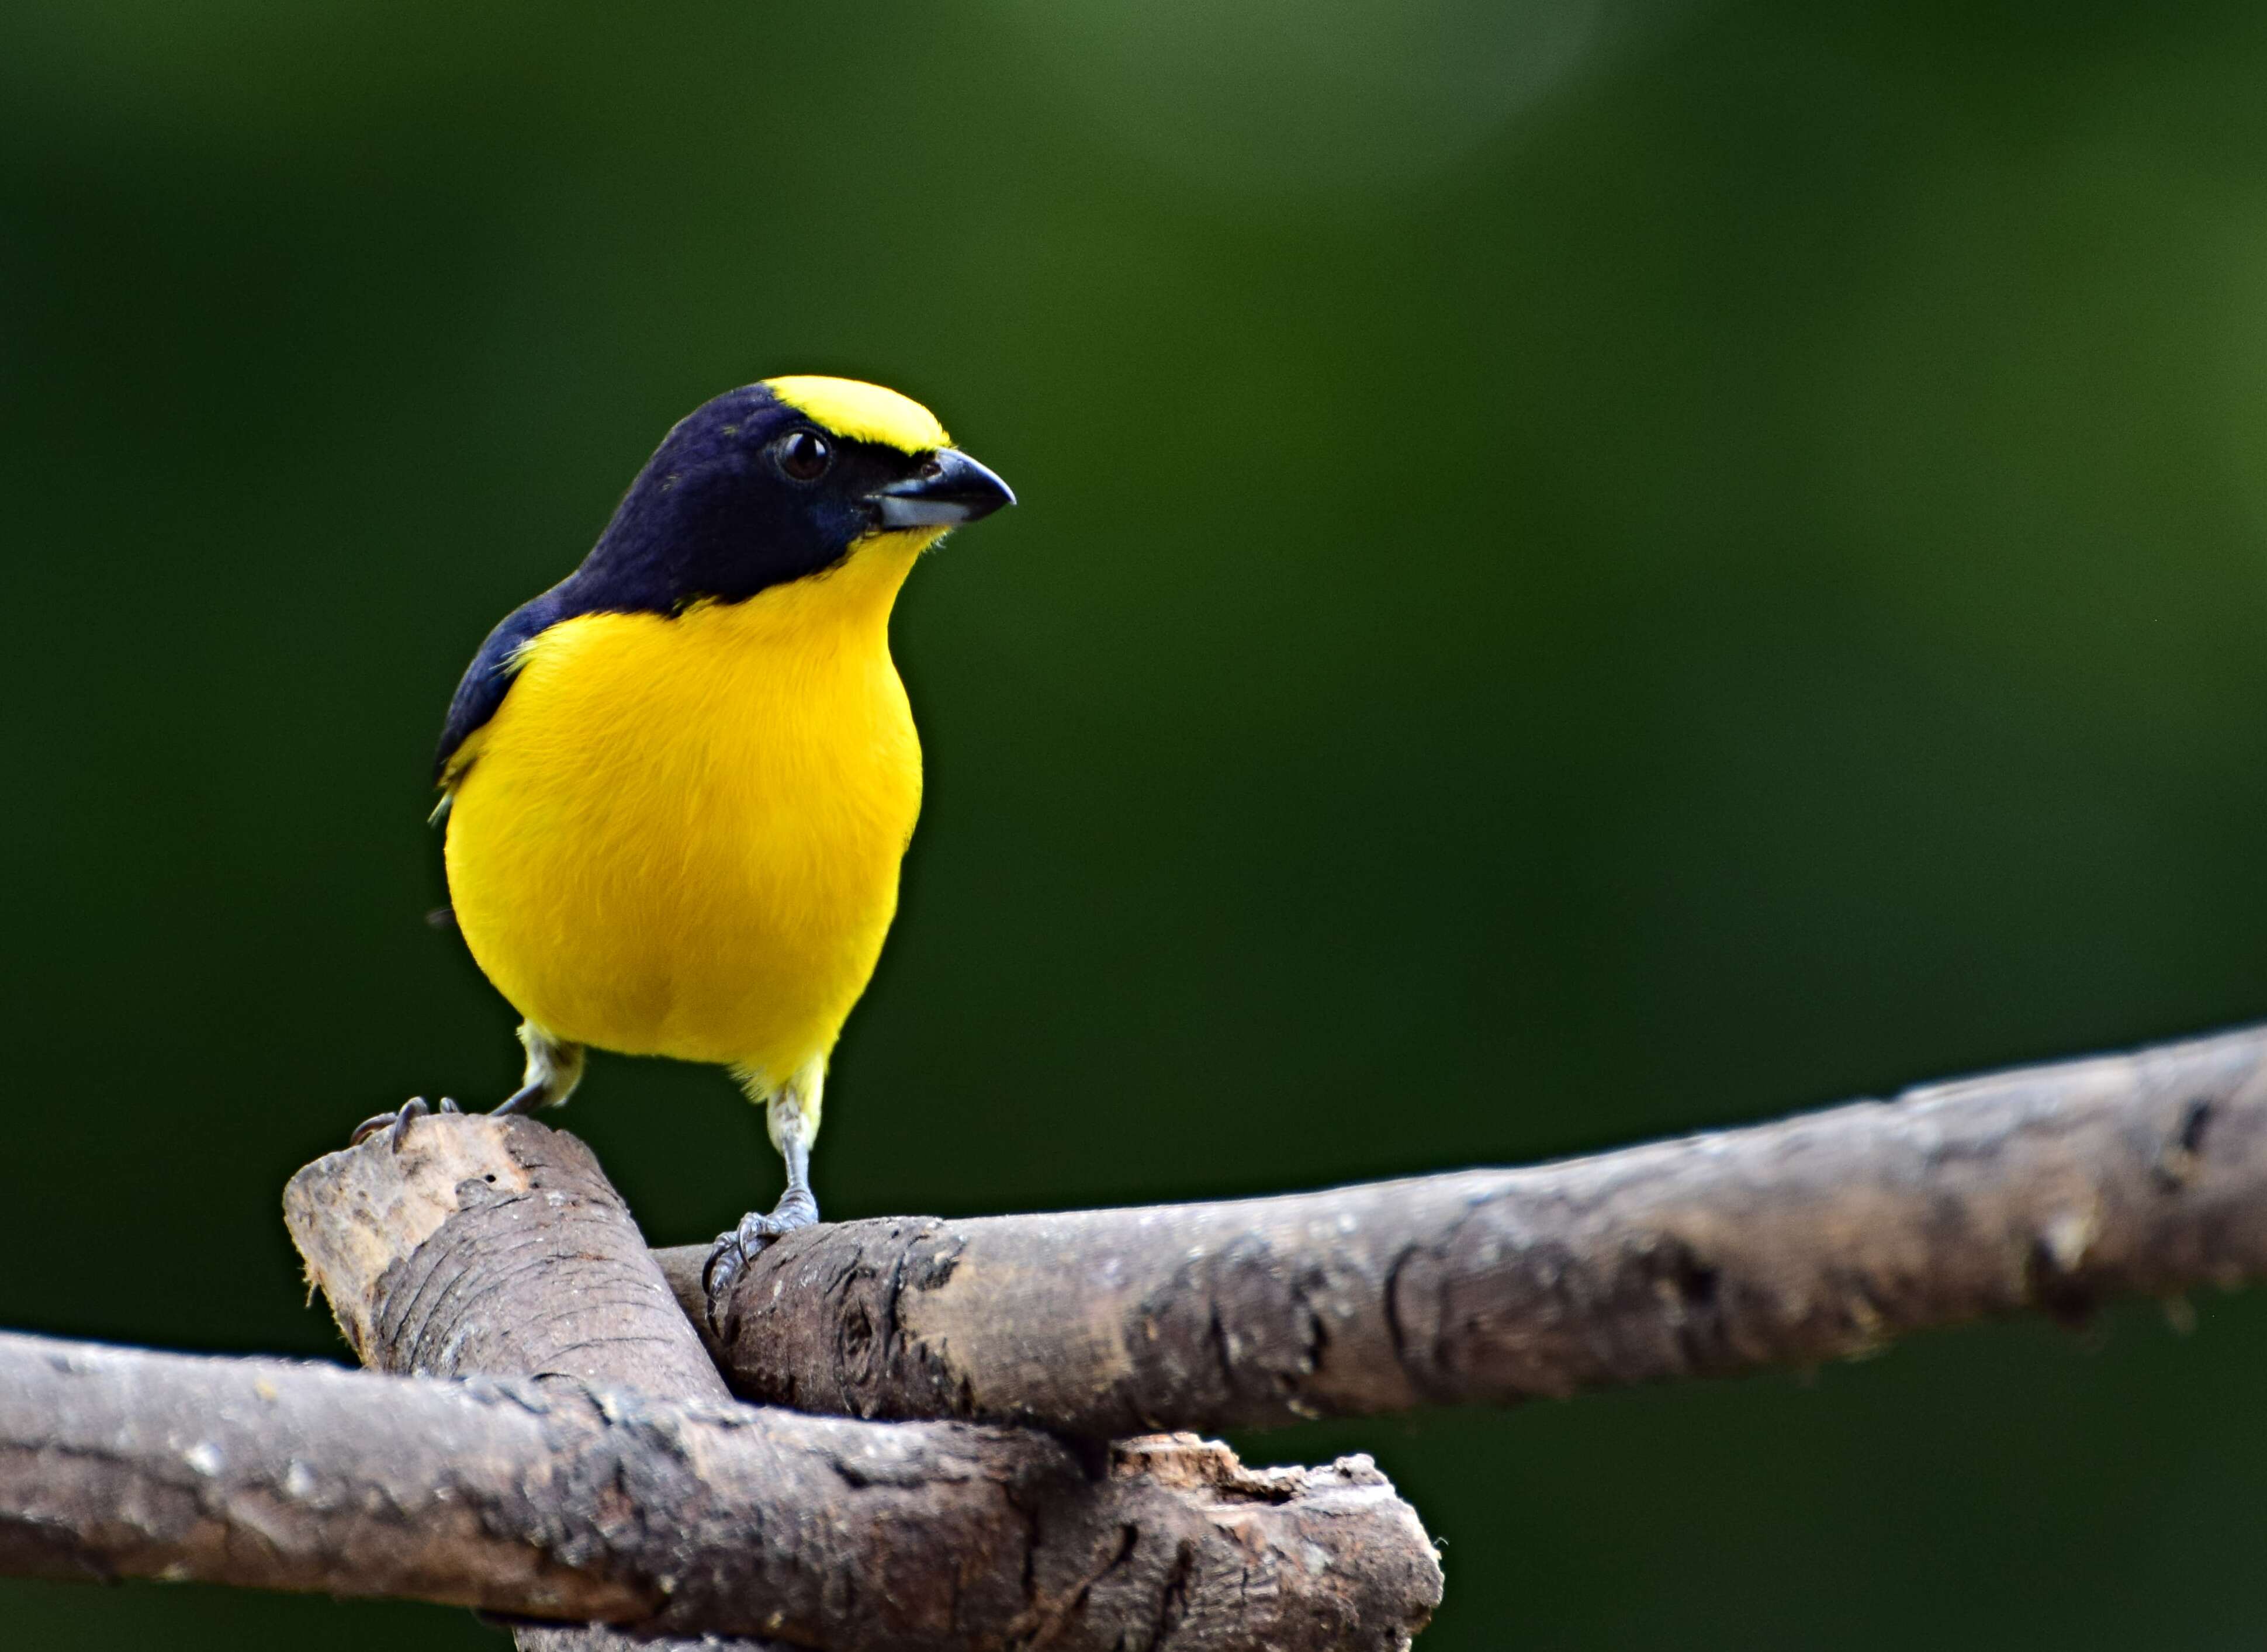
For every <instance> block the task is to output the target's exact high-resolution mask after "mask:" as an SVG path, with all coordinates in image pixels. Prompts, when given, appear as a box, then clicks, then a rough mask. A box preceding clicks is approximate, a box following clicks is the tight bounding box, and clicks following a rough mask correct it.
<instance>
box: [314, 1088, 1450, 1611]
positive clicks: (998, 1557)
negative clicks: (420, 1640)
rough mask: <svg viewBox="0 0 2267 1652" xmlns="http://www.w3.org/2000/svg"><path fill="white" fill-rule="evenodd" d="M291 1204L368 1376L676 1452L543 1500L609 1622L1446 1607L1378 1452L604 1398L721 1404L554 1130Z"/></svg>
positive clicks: (357, 1158)
mask: <svg viewBox="0 0 2267 1652" xmlns="http://www.w3.org/2000/svg"><path fill="white" fill-rule="evenodd" d="M285 1202H286V1211H287V1216H288V1219H289V1221H290V1227H291V1230H292V1236H293V1238H294V1239H295V1241H296V1242H297V1244H298V1245H299V1247H300V1250H301V1252H302V1253H303V1254H304V1256H305V1257H306V1259H307V1260H308V1264H309V1267H310V1271H311V1274H312V1277H313V1278H314V1280H315V1281H316V1282H317V1283H318V1284H319V1285H320V1286H321V1288H322V1289H323V1290H324V1293H325V1295H326V1296H328V1297H329V1299H330V1301H331V1303H332V1305H333V1308H334V1311H335V1313H336V1314H337V1316H338V1318H339V1321H340V1325H341V1328H342V1329H343V1330H344V1331H345V1333H346V1334H347V1337H348V1340H349V1341H350V1342H351V1343H353V1345H354V1346H355V1347H356V1351H357V1352H358V1353H359V1354H360V1355H362V1356H363V1359H364V1360H365V1362H368V1363H370V1364H372V1365H374V1366H377V1367H378V1368H379V1369H384V1370H389V1371H413V1370H414V1371H417V1372H421V1373H429V1374H432V1375H437V1376H460V1375H466V1374H470V1373H473V1372H475V1371H479V1370H483V1369H485V1370H488V1371H490V1372H495V1373H497V1374H503V1373H504V1372H507V1371H510V1372H514V1373H525V1374H528V1375H530V1376H532V1377H535V1378H536V1379H537V1380H536V1386H537V1390H538V1391H539V1392H540V1393H541V1394H542V1395H544V1396H545V1397H546V1398H547V1399H549V1401H550V1402H551V1404H552V1406H553V1409H554V1411H562V1412H564V1413H569V1414H571V1415H572V1416H574V1417H576V1418H577V1419H582V1420H587V1419H590V1418H596V1419H597V1420H598V1422H599V1423H601V1424H604V1425H605V1428H606V1434H605V1438H606V1439H607V1440H609V1441H610V1442H611V1441H613V1439H614V1436H616V1435H629V1436H633V1437H635V1439H636V1440H637V1441H639V1442H641V1443H644V1444H647V1445H649V1447H650V1449H651V1453H652V1455H651V1457H650V1459H647V1458H644V1457H635V1456H633V1455H631V1454H630V1453H629V1452H628V1451H627V1448H626V1447H624V1446H622V1445H620V1444H619V1443H614V1444H610V1445H609V1446H608V1448H607V1450H609V1451H610V1452H611V1453H612V1455H611V1456H608V1457H603V1458H598V1457H590V1454H589V1453H588V1452H583V1453H580V1454H572V1461H573V1462H574V1464H575V1465H576V1467H575V1468H574V1470H573V1472H571V1473H570V1474H568V1475H567V1477H566V1478H563V1479H562V1478H559V1477H558V1476H554V1477H551V1478H548V1479H543V1480H542V1481H540V1482H539V1484H538V1485H537V1486H536V1487H534V1489H533V1490H532V1491H531V1492H530V1493H529V1501H530V1505H531V1507H539V1508H541V1509H545V1510H547V1512H548V1514H549V1515H550V1516H551V1517H552V1518H553V1520H554V1523H555V1524H554V1526H553V1527H552V1528H550V1529H549V1530H548V1531H547V1532H546V1533H544V1534H540V1535H539V1536H537V1537H536V1538H534V1540H533V1542H532V1552H531V1553H527V1554H523V1555H521V1556H520V1557H519V1561H518V1563H519V1565H520V1566H521V1567H522V1568H523V1569H524V1570H525V1569H528V1568H548V1569H549V1570H556V1569H558V1568H568V1569H570V1570H577V1571H580V1570H583V1569H585V1568H593V1569H595V1571H596V1572H597V1574H598V1575H599V1576H601V1577H603V1578H604V1579H605V1580H606V1581H608V1582H610V1583H612V1584H613V1585H615V1586H617V1587H621V1588H626V1589H627V1590H629V1591H630V1593H629V1595H628V1597H627V1598H618V1603H617V1604H616V1605H614V1606H613V1607H612V1608H610V1609H609V1610H605V1611H600V1612H595V1613H591V1614H590V1615H594V1616H598V1617H601V1618H605V1619H608V1620H609V1621H612V1622H613V1623H616V1624H618V1625H625V1626H633V1627H635V1630H636V1631H637V1632H638V1633H640V1634H676V1635H684V1634H694V1633H699V1632H702V1631H715V1632H720V1633H725V1634H743V1635H765V1636H769V1637H772V1638H773V1639H774V1640H775V1641H781V1642H789V1643H793V1644H796V1645H801V1646H821V1647H825V1648H832V1649H833V1652H868V1649H872V1652H880V1649H882V1648H914V1649H921V1652H927V1649H930V1648H934V1649H935V1652H947V1649H948V1648H978V1647H986V1648H989V1647H999V1646H1009V1645H1045V1646H1047V1647H1049V1648H1060V1652H1082V1649H1084V1648H1092V1649H1094V1652H1102V1648H1119V1647H1139V1646H1152V1645H1156V1644H1158V1643H1160V1642H1162V1641H1164V1640H1165V1639H1167V1638H1168V1637H1169V1636H1170V1641H1171V1644H1172V1645H1173V1646H1174V1647H1175V1648H1188V1649H1190V1652H1208V1649H1211V1648H1221V1649H1222V1652H1225V1648H1260V1647H1267V1648H1285V1649H1286V1652H1305V1649H1308V1648H1312V1649H1314V1652H1321V1649H1322V1648H1348V1649H1349V1652H1354V1649H1358V1648H1401V1647H1405V1646H1406V1645H1407V1643H1408V1641H1409V1639H1410V1637H1411V1636H1412V1634H1414V1633H1415V1632H1416V1631H1417V1630H1418V1629H1419V1628H1420V1627H1421V1626H1423V1624H1424V1622H1425V1621H1426V1619H1427V1617H1428V1616H1429V1615H1430V1612H1431V1610H1432V1608H1433V1606H1434V1604H1436V1603H1437V1601H1438V1599H1439V1593H1440V1573H1439V1568H1438V1566H1437V1564H1436V1563H1435V1561H1434V1557H1433V1553H1432V1550H1431V1547H1430V1545H1429V1544H1428V1543H1427V1540H1426V1538H1425V1535H1424V1532H1423V1531H1422V1529H1421V1527H1420V1525H1419V1524H1418V1522H1417V1519H1416V1516H1415V1515H1414V1513H1413V1512H1412V1511H1411V1510H1410V1509H1409V1508H1408V1507H1407V1505H1406V1504H1405V1503H1403V1502H1401V1501H1399V1500H1398V1498H1396V1497H1395V1496H1394V1495H1393V1493H1392V1488H1391V1487H1390V1486H1389V1485H1387V1484H1386V1482H1385V1480H1384V1479H1383V1476H1381V1475H1379V1474H1378V1473H1377V1472H1376V1469H1375V1468H1373V1467H1372V1466H1370V1465H1369V1464H1368V1460H1367V1459H1365V1458H1359V1457H1357V1458H1352V1459H1348V1460H1346V1462H1343V1463H1340V1464H1339V1465H1335V1466H1333V1467H1332V1468H1328V1469H1319V1470H1298V1469H1293V1470H1274V1471H1268V1472H1252V1471H1249V1470H1246V1469H1244V1468H1243V1467H1242V1466H1241V1465H1239V1464H1237V1463H1236V1460H1235V1458H1234V1457H1232V1456H1231V1455H1230V1454H1229V1453H1228V1451H1227V1450H1226V1449H1225V1448H1223V1447H1219V1446H1214V1445H1208V1444H1206V1443H1203V1442H1200V1441H1196V1440H1192V1439H1186V1438H1177V1439H1172V1440H1162V1441H1158V1440H1153V1441H1140V1442H1133V1443H1129V1444H1127V1445H1126V1446H1125V1447H1122V1448H1120V1449H1119V1450H1115V1451H1114V1452H1111V1453H1110V1454H1107V1455H1106V1456H1102V1457H1094V1456H1082V1454H1080V1453H1078V1452H1075V1451H1074V1450H1071V1449H1069V1448H1067V1447H1066V1446H1064V1445H1063V1444H1061V1443H1058V1442H1056V1441H1054V1440H1053V1439H1051V1438H1048V1437H1046V1436H1044V1435H1034V1434H1031V1433H1027V1432H1023V1431H1019V1430H1011V1429H1002V1428H983V1427H974V1426H970V1425H965V1424H956V1423H915V1424H888V1425H885V1424H873V1423H861V1422H846V1421H836V1420H832V1419H822V1418H813V1417H806V1416H800V1415H796V1414H795V1413H788V1412H781V1411H767V1410H753V1409H749V1408H747V1407H743V1406H734V1405H731V1404H730V1403H729V1402H726V1401H723V1400H722V1399H705V1400H704V1399H697V1398H696V1399H693V1400H691V1401H686V1402H678V1403H674V1404H672V1403H668V1402H665V1401H664V1400H661V1399H650V1398H645V1399H641V1398H635V1397H631V1398H624V1397H622V1396H620V1395H619V1394H616V1395H608V1394H605V1393H604V1392H600V1393H598V1394H597V1395H596V1396H595V1397H593V1394H592V1392H591V1389H590V1387H589V1384H591V1383H592V1382H593V1381H598V1382H606V1381H619V1380H620V1378H622V1377H635V1378H637V1379H638V1380H639V1383H640V1385H641V1386H644V1387H646V1388H648V1389H649V1391H650V1390H652V1389H655V1388H660V1387H662V1385H663V1384H667V1385H668V1386H669V1387H671V1388H677V1389H684V1388H690V1389H693V1390H694V1391H696V1392H697V1391H700V1390H701V1389H702V1388H704V1387H706V1388H707V1389H708V1390H709V1391H711V1392H712V1393H715V1394H721V1392H722V1390H721V1384H719V1382H718V1379H717V1377H716V1376H715V1372H714V1370H713V1369H712V1368H710V1367H709V1366H708V1362H707V1360H706V1357H705V1355H703V1354H702V1352H701V1346H700V1344H699V1341H698V1340H697V1339H696V1338H695V1337H694V1335H693V1329H692V1327H691V1325H689V1324H688V1323H687V1322H686V1319H685V1318H684V1317H683V1316H682V1315H681V1314H680V1313H679V1311H678V1310H677V1308H676V1305H675V1303H673V1301H672V1300H671V1297H670V1296H669V1290H668V1287H667V1286H666V1285H665V1284H664V1281H663V1280H662V1277H661V1275H660V1273H659V1272H658V1270H657V1268H656V1267H655V1266H654V1264H653V1262H652V1260H651V1259H650V1257H649V1254H648V1252H647V1251H646V1249H645V1246H644V1243H643V1241H642V1239H641V1238H640V1237H638V1233H637V1230H636V1228H635V1224H634V1223H633V1222H631V1221H630V1218H629V1215H628V1213H627V1210H625V1209H624V1208H622V1205H621V1201H620V1198H619V1197H618V1196H617V1195H616V1194H615V1193H614V1192H613V1188H612V1187H611V1186H608V1185H607V1184H606V1182H605V1178H604V1177H603V1175H601V1173H600V1172H599V1171H598V1165H597V1164H596V1163H595V1161H593V1160H592V1159H591V1156H590V1154H589V1152H588V1150H587V1149H584V1148H583V1146H582V1144H581V1143H580V1142H576V1140H575V1138H573V1137H572V1136H569V1135H565V1134H560V1133H557V1132H554V1131H551V1130H548V1129H546V1128H544V1127H542V1126H540V1125H538V1124H535V1123H533V1122H532V1121H530V1120H524V1119H510V1120H499V1119H493V1118H481V1117H474V1118H464V1117H461V1116H459V1117H439V1118H432V1119H425V1120H418V1121H417V1122H416V1123H415V1125H414V1126H413V1127H411V1128H410V1130H409V1132H408V1134H407V1139H406V1141H405V1143H404V1146H403V1149H402V1151H401V1152H400V1153H399V1154H398V1155H397V1154H395V1153H394V1152H393V1151H392V1150H391V1149H390V1148H389V1147H388V1145H387V1143H386V1141H385V1137H384V1136H383V1135H380V1136H378V1137H373V1138H372V1139H371V1140H370V1141H369V1142H365V1143H363V1145H362V1146H361V1147H360V1148H357V1149H353V1150H351V1151H348V1152H345V1153H338V1154H333V1155H331V1156H328V1157H326V1158H325V1159H322V1160H319V1161H318V1162H317V1163H316V1164H312V1165H310V1166H309V1167H307V1169H305V1170H304V1171H301V1172H300V1173H299V1175H298V1176H297V1177H296V1178H294V1179H293V1181H292V1184H291V1186H290V1190H289V1191H288V1193H287V1195H286V1201H285ZM664 1391H665V1390H664ZM578 1426H580V1425H579V1424H578ZM586 1459H588V1462H589V1465H590V1466H589V1467H587V1468H586V1467H584V1466H583V1465H584V1464H585V1461H586ZM605 1464H613V1465H618V1466H617V1467H615V1468H613V1469H610V1470H609V1469H605V1467H604V1466H603V1465H605ZM489 1604H494V1603H493V1601H492V1600H491V1602H490V1603H489ZM508 1609H509V1610H513V1611H522V1612H525V1611H528V1610H529V1608H527V1607H525V1606H517V1607H510V1608H508ZM541 1612H542V1615H561V1614H560V1613H559V1612H558V1611H557V1609H556V1608H543V1609H541ZM582 1613H583V1602H582V1601H581V1600H579V1599H578V1600H576V1603H575V1604H574V1606H573V1607H572V1608H571V1612H570V1613H569V1614H568V1615H580V1614H582ZM552 1633H554V1634H558V1633H560V1632H552ZM590 1643H591V1642H590V1640H589V1638H588V1636H587V1635H586V1634H583V1632H580V1631H576V1632H569V1633H567V1634H564V1636H563V1638H561V1640H559V1641H556V1642H555V1644H557V1645H559V1646H562V1647H564V1646H576V1647H580V1646H586V1645H589V1644H590Z"/></svg>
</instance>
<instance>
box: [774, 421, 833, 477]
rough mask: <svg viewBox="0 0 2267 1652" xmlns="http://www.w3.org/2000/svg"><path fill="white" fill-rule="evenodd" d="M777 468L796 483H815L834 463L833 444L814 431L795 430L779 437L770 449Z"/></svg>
mask: <svg viewBox="0 0 2267 1652" xmlns="http://www.w3.org/2000/svg"><path fill="white" fill-rule="evenodd" d="M772 452H773V454H774V457H776V458H777V459H778V460H779V467H780V469H781V470H782V471H784V472H786V473H787V474H788V475H789V476H790V477H792V478H794V480H796V481H818V479H819V478H820V477H821V476H824V475H825V474H826V467H827V466H829V465H832V464H833V462H834V444H833V443H832V442H830V441H828V440H827V439H826V438H825V437H823V436H821V435H819V433H818V431H816V430H797V431H796V432H795V433H794V434H793V435H792V436H783V437H780V439H779V442H778V444H777V445H776V446H774V448H773V449H772Z"/></svg>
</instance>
